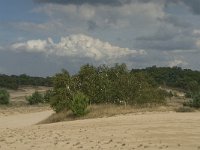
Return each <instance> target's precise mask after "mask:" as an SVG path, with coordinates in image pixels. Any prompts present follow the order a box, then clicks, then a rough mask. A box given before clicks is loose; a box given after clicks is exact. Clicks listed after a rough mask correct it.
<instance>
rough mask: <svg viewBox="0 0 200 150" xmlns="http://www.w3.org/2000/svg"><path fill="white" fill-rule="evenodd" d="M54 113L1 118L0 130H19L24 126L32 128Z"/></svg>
mask: <svg viewBox="0 0 200 150" xmlns="http://www.w3.org/2000/svg"><path fill="white" fill-rule="evenodd" d="M52 113H53V111H51V110H49V111H43V112H37V113H29V114H18V115H10V116H6V117H5V116H3V117H2V116H0V129H1V128H5V127H6V128H18V127H24V126H30V125H33V124H36V123H38V122H39V121H42V120H44V119H46V118H47V117H49V116H50V115H51V114H52Z"/></svg>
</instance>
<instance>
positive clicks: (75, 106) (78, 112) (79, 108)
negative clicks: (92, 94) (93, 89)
mask: <svg viewBox="0 0 200 150" xmlns="http://www.w3.org/2000/svg"><path fill="white" fill-rule="evenodd" d="M88 102H89V99H88V98H87V96H85V95H84V94H83V93H81V92H77V93H76V94H75V95H74V96H73V99H72V101H71V103H70V109H71V111H72V112H73V114H74V115H75V116H78V117H80V116H83V115H85V114H86V113H87V106H88Z"/></svg>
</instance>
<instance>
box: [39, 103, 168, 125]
mask: <svg viewBox="0 0 200 150" xmlns="http://www.w3.org/2000/svg"><path fill="white" fill-rule="evenodd" d="M170 110H171V109H170ZM153 111H159V112H165V111H169V109H168V107H165V106H157V107H156V106H155V107H133V106H122V105H113V104H101V105H91V106H89V107H88V113H87V114H86V115H85V116H83V117H75V116H74V115H73V114H72V112H71V111H64V112H60V113H54V114H53V115H51V116H50V117H49V118H47V119H45V120H43V121H42V122H40V123H39V124H46V123H55V122H60V121H72V120H79V119H89V118H103V117H111V116H116V115H124V114H130V113H144V112H153Z"/></svg>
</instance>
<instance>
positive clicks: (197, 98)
mask: <svg viewBox="0 0 200 150" xmlns="http://www.w3.org/2000/svg"><path fill="white" fill-rule="evenodd" d="M190 106H191V107H195V108H200V92H199V93H196V94H194V95H193V96H192V100H191V101H190Z"/></svg>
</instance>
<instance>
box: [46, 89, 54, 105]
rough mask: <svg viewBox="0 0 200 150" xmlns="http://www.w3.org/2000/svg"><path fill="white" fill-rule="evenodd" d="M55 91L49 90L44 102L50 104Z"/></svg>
mask: <svg viewBox="0 0 200 150" xmlns="http://www.w3.org/2000/svg"><path fill="white" fill-rule="evenodd" d="M54 94H55V93H54V91H53V90H48V91H46V92H45V94H44V102H45V103H49V102H50V99H51V98H52V97H53V96H54Z"/></svg>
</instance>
